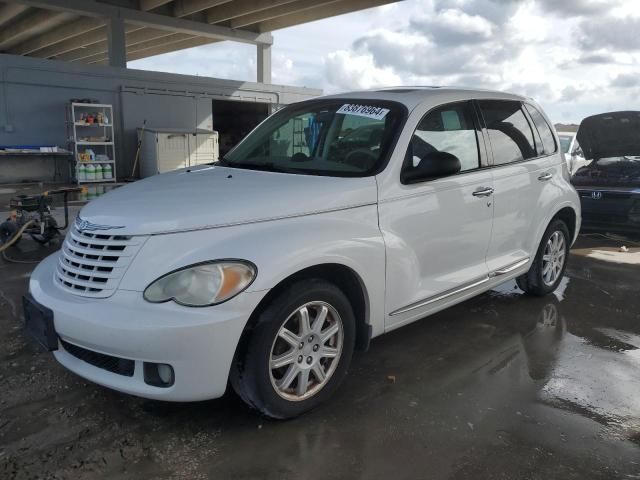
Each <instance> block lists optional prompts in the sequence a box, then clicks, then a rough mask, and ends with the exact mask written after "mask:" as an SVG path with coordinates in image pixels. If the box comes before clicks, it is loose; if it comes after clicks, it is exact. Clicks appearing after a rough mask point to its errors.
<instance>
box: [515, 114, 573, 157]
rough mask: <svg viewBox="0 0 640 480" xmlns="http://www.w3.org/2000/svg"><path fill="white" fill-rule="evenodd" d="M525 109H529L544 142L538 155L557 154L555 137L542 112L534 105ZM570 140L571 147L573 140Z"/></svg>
mask: <svg viewBox="0 0 640 480" xmlns="http://www.w3.org/2000/svg"><path fill="white" fill-rule="evenodd" d="M525 108H526V109H527V112H529V115H530V116H531V120H533V124H534V125H535V127H536V129H537V130H538V134H539V135H540V139H541V140H542V151H539V152H538V153H539V154H540V155H551V154H552V153H556V152H557V151H558V146H557V145H556V139H555V137H554V136H553V131H552V130H551V127H550V126H549V124H548V123H547V121H546V120H545V119H544V117H543V116H542V113H540V111H539V110H538V109H537V108H536V107H534V106H533V105H529V104H525ZM568 140H569V142H568V143H569V145H570V144H571V139H570V138H569V139H568ZM569 145H567V149H566V150H567V151H568V150H569Z"/></svg>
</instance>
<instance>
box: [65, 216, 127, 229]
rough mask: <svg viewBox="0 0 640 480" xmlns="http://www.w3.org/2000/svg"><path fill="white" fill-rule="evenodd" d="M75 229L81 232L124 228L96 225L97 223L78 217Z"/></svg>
mask: <svg viewBox="0 0 640 480" xmlns="http://www.w3.org/2000/svg"><path fill="white" fill-rule="evenodd" d="M76 228H77V229H78V230H80V231H81V232H84V231H86V230H89V231H92V230H114V229H116V228H124V226H114V225H98V224H97V223H91V222H89V221H87V220H83V219H81V218H80V217H77V218H76Z"/></svg>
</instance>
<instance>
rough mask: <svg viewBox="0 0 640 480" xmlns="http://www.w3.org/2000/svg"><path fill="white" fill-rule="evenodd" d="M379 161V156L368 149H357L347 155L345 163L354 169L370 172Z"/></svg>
mask: <svg viewBox="0 0 640 480" xmlns="http://www.w3.org/2000/svg"><path fill="white" fill-rule="evenodd" d="M376 160H378V155H377V154H376V153H374V152H372V151H371V150H369V149H368V148H356V149H355V150H352V151H351V152H349V153H347V155H346V156H345V157H344V163H347V164H349V165H353V166H354V167H358V168H361V169H363V170H368V169H369V168H371V166H372V164H373V163H374V162H375V161H376Z"/></svg>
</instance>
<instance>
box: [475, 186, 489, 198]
mask: <svg viewBox="0 0 640 480" xmlns="http://www.w3.org/2000/svg"><path fill="white" fill-rule="evenodd" d="M491 194H493V188H491V187H480V188H478V189H477V190H476V191H475V192H473V196H474V197H488V196H489V195H491Z"/></svg>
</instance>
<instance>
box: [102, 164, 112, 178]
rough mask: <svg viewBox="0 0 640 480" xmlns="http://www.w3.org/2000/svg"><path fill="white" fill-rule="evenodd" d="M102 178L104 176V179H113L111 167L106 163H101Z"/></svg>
mask: <svg viewBox="0 0 640 480" xmlns="http://www.w3.org/2000/svg"><path fill="white" fill-rule="evenodd" d="M102 178H104V179H105V180H111V179H113V169H112V168H111V165H109V164H108V163H105V164H104V165H102Z"/></svg>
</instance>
